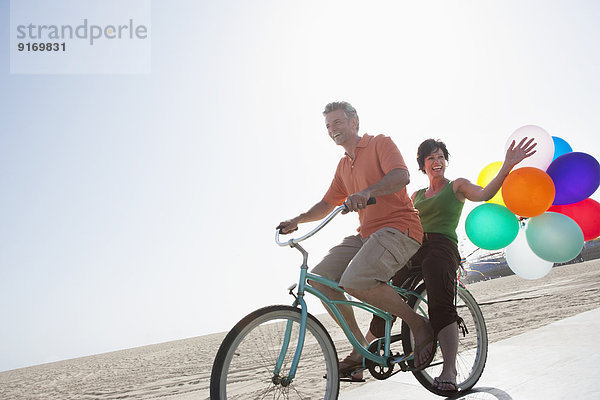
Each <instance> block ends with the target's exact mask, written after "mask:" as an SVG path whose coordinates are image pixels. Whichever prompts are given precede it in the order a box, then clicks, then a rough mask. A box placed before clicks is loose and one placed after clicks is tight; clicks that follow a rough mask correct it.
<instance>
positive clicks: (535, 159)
mask: <svg viewBox="0 0 600 400" xmlns="http://www.w3.org/2000/svg"><path fill="white" fill-rule="evenodd" d="M525 137H527V138H529V139H532V138H533V139H534V142H535V143H537V145H536V146H535V148H534V150H535V154H534V155H532V156H531V157H527V158H526V159H524V160H523V161H521V162H520V163H518V164H517V165H516V166H515V169H519V168H523V167H534V168H539V169H541V170H542V171H546V169H547V168H548V166H549V165H550V164H551V163H552V159H553V158H554V140H553V139H552V136H550V134H549V133H548V132H546V131H545V130H544V129H542V128H540V127H539V126H537V125H525V126H522V127H520V128H519V129H517V130H516V131H514V132H513V134H512V135H510V137H509V138H508V140H507V141H506V144H505V145H504V151H506V150H507V149H508V147H509V146H510V144H511V143H512V141H513V140H514V141H515V146H517V145H518V144H519V143H520V142H521V139H523V138H525ZM529 139H527V140H529Z"/></svg>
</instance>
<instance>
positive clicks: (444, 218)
mask: <svg viewBox="0 0 600 400" xmlns="http://www.w3.org/2000/svg"><path fill="white" fill-rule="evenodd" d="M532 142H533V139H530V140H529V141H527V138H524V139H523V140H521V142H520V143H519V144H518V145H517V146H516V147H515V142H514V141H513V142H512V143H511V145H510V147H509V148H508V150H507V151H506V156H505V159H504V163H503V164H502V168H501V169H500V171H498V174H497V175H496V176H495V177H494V179H492V181H490V183H489V184H488V185H487V186H486V187H485V188H482V187H481V186H478V185H475V184H473V183H471V182H469V180H467V179H465V178H458V179H455V180H453V181H452V180H450V179H448V178H446V176H445V172H446V166H447V162H448V158H449V157H448V150H447V149H446V145H445V144H444V143H443V142H441V141H437V140H434V139H427V140H425V141H424V142H423V143H421V145H420V146H419V149H418V151H417V161H418V163H419V170H420V171H422V172H423V173H424V174H426V175H427V177H428V178H429V187H427V188H424V189H421V190H418V191H417V192H415V193H414V194H413V195H412V200H413V203H414V206H415V208H416V209H417V210H419V217H420V219H421V224H422V225H423V232H425V233H424V238H423V245H422V246H421V248H420V249H419V251H418V252H417V253H416V254H415V255H414V256H413V258H412V260H411V261H412V263H413V264H414V265H421V267H422V270H423V279H424V281H425V285H426V286H427V296H428V303H429V304H428V307H429V319H430V321H431V325H432V327H433V330H434V334H435V335H436V337H437V339H438V341H439V343H440V348H441V351H442V354H443V356H444V365H443V368H442V372H441V374H440V376H439V377H437V378H435V381H434V385H435V386H436V388H437V389H438V390H442V391H447V392H455V391H456V390H457V386H456V366H455V363H456V353H457V350H458V324H457V320H458V315H457V313H456V308H455V307H454V293H455V291H454V288H455V286H456V270H457V268H458V265H459V263H460V255H459V253H458V237H457V235H456V227H457V225H458V221H459V219H460V214H461V212H462V208H463V205H464V202H465V200H471V201H487V200H489V199H491V198H492V197H493V196H494V195H495V194H496V192H498V190H500V187H501V186H502V183H503V182H504V179H505V178H506V177H507V176H508V174H509V173H510V171H511V170H512V169H513V167H514V166H515V165H517V164H518V163H519V162H521V161H522V160H523V159H525V158H527V157H530V156H532V155H533V154H534V153H535V150H533V149H534V148H535V146H536V144H532ZM406 270H407V268H403V269H402V270H400V271H399V272H398V273H397V275H396V276H394V279H393V282H394V284H396V285H400V284H401V283H402V282H404V278H405V277H406ZM384 329H385V325H384V321H383V320H382V319H381V318H373V320H372V321H371V326H370V330H369V332H368V333H367V340H368V341H371V340H373V339H375V338H377V337H382V336H383V332H384ZM353 378H354V379H358V378H362V377H360V376H356V374H355V375H354V376H353Z"/></svg>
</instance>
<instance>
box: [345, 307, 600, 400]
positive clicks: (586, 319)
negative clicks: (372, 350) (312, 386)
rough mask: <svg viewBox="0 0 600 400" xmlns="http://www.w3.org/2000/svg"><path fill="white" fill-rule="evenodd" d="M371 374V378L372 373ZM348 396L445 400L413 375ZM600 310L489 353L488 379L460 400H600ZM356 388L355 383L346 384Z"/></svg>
mask: <svg viewBox="0 0 600 400" xmlns="http://www.w3.org/2000/svg"><path fill="white" fill-rule="evenodd" d="M367 374H368V372H367ZM369 379H370V380H371V381H372V382H370V383H367V384H365V385H363V386H361V387H359V388H357V389H351V390H345V391H343V392H342V393H341V394H340V396H339V398H340V400H384V399H385V400H393V399H409V400H420V399H441V397H439V396H436V395H434V394H432V393H430V392H428V391H426V390H425V389H423V388H422V387H421V386H420V385H419V383H418V382H417V380H416V379H415V378H414V377H413V376H412V374H410V373H399V374H396V375H394V376H392V377H390V378H389V379H387V380H385V381H377V380H374V379H373V378H369ZM599 379H600V308H597V309H595V310H591V311H587V312H584V313H581V314H578V315H576V316H574V317H570V318H566V319H564V320H561V321H557V322H554V323H551V324H549V325H546V326H544V327H542V328H538V329H534V330H532V331H529V332H526V333H523V334H521V335H518V336H514V337H511V338H509V339H505V340H502V341H499V342H496V343H492V344H491V345H490V347H489V352H488V361H487V364H486V367H485V370H484V371H483V376H482V377H481V379H480V380H479V382H478V383H477V385H475V388H474V389H473V391H472V392H471V393H466V394H464V395H462V396H460V397H458V398H459V399H469V400H474V399H480V400H535V399H543V400H554V399H577V400H584V399H585V400H587V399H590V400H591V399H600V380H599ZM342 384H343V385H351V383H342Z"/></svg>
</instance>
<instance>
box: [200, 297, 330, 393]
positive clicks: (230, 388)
mask: <svg viewBox="0 0 600 400" xmlns="http://www.w3.org/2000/svg"><path fill="white" fill-rule="evenodd" d="M300 320H301V311H300V309H298V308H295V307H291V306H283V305H282V306H269V307H265V308H261V309H259V310H256V311H254V312H252V313H250V314H249V315H248V316H246V317H245V318H243V319H242V320H241V321H240V322H238V323H237V325H235V326H234V327H233V329H232V330H231V331H230V332H229V333H228V334H227V336H226V337H225V340H223V343H221V347H220V348H219V351H218V352H217V356H216V357H215V361H214V363H213V368H212V374H211V379H210V398H211V400H231V399H244V400H247V399H325V400H333V399H337V397H338V393H339V378H338V358H337V353H336V350H335V346H334V344H333V341H332V340H331V337H330V336H329V334H328V333H327V331H326V330H325V328H324V327H323V325H322V324H321V323H320V322H319V320H317V319H316V318H315V317H313V316H312V315H310V314H308V318H307V321H306V338H305V340H304V347H303V349H302V356H301V358H300V362H299V364H298V369H297V371H296V376H295V378H294V379H293V381H292V382H291V383H289V384H287V383H286V382H285V380H284V379H283V378H286V377H287V376H288V373H289V368H290V366H291V364H292V360H293V358H294V354H295V352H296V347H297V344H298V333H299V328H300ZM288 321H291V326H292V330H291V337H290V340H289V347H288V349H287V351H286V353H285V358H284V361H283V366H282V370H281V372H280V373H279V374H278V375H275V374H274V368H275V365H276V362H277V359H278V357H279V356H280V353H281V350H282V348H283V346H284V342H285V334H286V326H287V325H288V324H287V323H288Z"/></svg>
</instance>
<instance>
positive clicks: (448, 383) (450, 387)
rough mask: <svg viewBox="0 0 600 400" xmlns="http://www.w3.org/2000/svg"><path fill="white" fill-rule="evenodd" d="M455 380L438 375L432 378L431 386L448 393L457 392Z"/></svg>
mask: <svg viewBox="0 0 600 400" xmlns="http://www.w3.org/2000/svg"><path fill="white" fill-rule="evenodd" d="M455 380H456V378H455V379H454V380H450V379H443V378H442V377H441V376H439V377H437V378H435V379H434V380H433V387H435V388H436V389H437V390H441V391H443V392H448V393H453V392H458V386H456V382H455Z"/></svg>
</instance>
